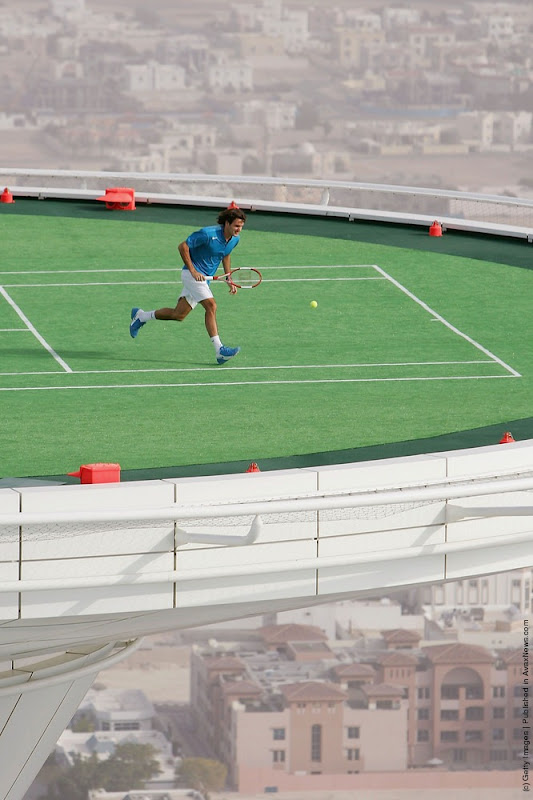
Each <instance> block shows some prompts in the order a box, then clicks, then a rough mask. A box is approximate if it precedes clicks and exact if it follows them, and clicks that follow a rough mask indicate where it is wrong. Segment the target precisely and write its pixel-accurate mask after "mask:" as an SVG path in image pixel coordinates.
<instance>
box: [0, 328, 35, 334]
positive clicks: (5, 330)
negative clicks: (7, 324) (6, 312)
mask: <svg viewBox="0 0 533 800" xmlns="http://www.w3.org/2000/svg"><path fill="white" fill-rule="evenodd" d="M0 333H29V329H28V328H0Z"/></svg>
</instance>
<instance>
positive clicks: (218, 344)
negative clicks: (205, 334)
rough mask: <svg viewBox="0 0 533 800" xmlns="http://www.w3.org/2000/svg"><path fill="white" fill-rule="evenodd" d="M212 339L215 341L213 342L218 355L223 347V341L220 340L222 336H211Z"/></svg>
mask: <svg viewBox="0 0 533 800" xmlns="http://www.w3.org/2000/svg"><path fill="white" fill-rule="evenodd" d="M211 341H212V342H213V344H214V346H215V353H216V354H217V356H218V354H219V353H220V348H221V347H222V342H221V341H220V336H211Z"/></svg>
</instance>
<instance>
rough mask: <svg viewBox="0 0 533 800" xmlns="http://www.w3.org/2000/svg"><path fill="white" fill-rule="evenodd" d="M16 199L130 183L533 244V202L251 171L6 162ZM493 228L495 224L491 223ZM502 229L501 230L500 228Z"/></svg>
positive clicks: (148, 193)
mask: <svg viewBox="0 0 533 800" xmlns="http://www.w3.org/2000/svg"><path fill="white" fill-rule="evenodd" d="M0 184H2V185H5V186H8V187H9V188H10V189H11V191H12V192H13V194H14V195H15V196H17V195H18V196H24V195H26V196H35V197H40V198H46V197H50V198H53V197H65V198H68V197H77V198H86V199H90V200H95V199H96V198H97V197H99V196H101V195H102V194H103V193H104V191H105V189H106V188H107V187H110V186H113V185H114V186H116V185H122V186H124V185H128V186H132V187H133V188H134V189H135V192H136V200H137V202H140V203H143V202H148V203H157V202H158V203H166V204H180V205H193V206H194V205H198V206H211V207H217V208H218V207H220V206H222V207H224V205H227V204H228V203H229V202H230V201H231V200H234V201H235V202H237V204H238V205H240V206H241V207H242V208H243V209H245V210H248V209H252V210H257V211H283V212H286V213H291V212H293V213H307V214H314V215H323V216H336V217H345V218H347V219H349V220H356V219H368V220H379V221H388V222H398V223H405V224H413V225H427V224H428V223H430V222H431V221H432V220H433V219H434V218H438V219H439V221H440V222H441V224H443V226H444V229H446V228H449V229H452V228H456V229H462V230H463V229H464V230H472V231H478V232H483V231H484V232H487V233H489V232H490V233H501V234H503V235H509V236H517V237H521V238H526V239H528V241H533V200H528V199H520V198H517V197H508V196H505V195H483V194H476V193H472V192H459V191H457V192H456V191H451V190H445V189H432V188H423V187H414V186H394V185H386V184H372V183H357V182H349V181H334V180H311V179H308V180H307V179H300V178H271V177H266V176H248V175H239V176H231V175H204V174H187V173H185V174H172V173H170V174H167V173H164V174H163V173H143V172H133V173H130V172H92V171H85V170H43V169H16V168H10V167H0ZM491 226H492V227H491ZM494 226H496V228H494Z"/></svg>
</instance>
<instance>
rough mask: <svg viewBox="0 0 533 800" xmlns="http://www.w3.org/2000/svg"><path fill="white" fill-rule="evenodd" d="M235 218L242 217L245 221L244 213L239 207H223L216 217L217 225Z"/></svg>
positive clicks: (230, 221)
mask: <svg viewBox="0 0 533 800" xmlns="http://www.w3.org/2000/svg"><path fill="white" fill-rule="evenodd" d="M236 219H242V221H243V222H246V214H245V213H244V211H243V210H242V209H241V208H225V209H224V211H221V212H220V214H219V215H218V217H217V222H218V224H219V225H224V224H225V223H226V222H229V223H230V225H231V223H232V222H233V221H234V220H236Z"/></svg>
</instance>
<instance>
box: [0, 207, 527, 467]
mask: <svg viewBox="0 0 533 800" xmlns="http://www.w3.org/2000/svg"><path fill="white" fill-rule="evenodd" d="M215 216H216V211H210V210H206V209H186V208H165V207H159V208H158V207H150V206H147V207H144V208H143V207H140V208H138V210H137V211H136V212H135V213H127V212H106V211H105V210H104V209H103V208H102V207H101V206H100V205H98V204H96V203H89V202H87V203H81V202H79V203H73V202H65V201H50V200H47V201H37V200H34V201H32V200H25V201H19V202H17V203H16V204H15V205H13V206H9V207H5V209H2V210H1V213H0V225H1V229H2V248H3V251H2V259H1V261H0V287H1V288H0V353H1V369H0V402H1V404H2V420H3V432H2V455H1V461H0V463H1V466H0V477H3V476H30V475H31V476H42V475H64V474H65V473H66V472H68V471H72V470H75V469H77V468H78V467H79V465H80V464H82V463H90V462H94V461H112V462H118V463H120V465H121V467H122V469H123V470H125V471H127V472H130V473H131V475H132V476H135V477H139V476H140V475H141V473H142V474H144V472H143V471H145V470H155V471H157V470H165V469H170V468H174V473H173V474H176V475H177V474H199V473H200V474H201V473H203V474H208V473H209V472H210V471H217V470H218V469H221V468H222V465H223V468H224V469H225V470H227V471H239V470H240V471H243V470H244V469H246V466H247V465H248V463H249V462H250V461H257V462H258V463H259V465H260V467H261V468H262V469H268V468H273V467H278V466H279V467H281V466H291V465H303V464H305V463H309V464H311V463H319V462H322V463H323V462H324V461H327V460H332V461H342V460H357V458H358V457H359V456H360V457H365V458H368V457H378V456H381V455H383V454H387V455H388V454H392V453H401V452H422V451H424V450H426V449H439V448H440V449H445V448H446V447H447V446H448V444H449V443H450V442H452V441H455V440H456V439H457V437H459V438H460V439H461V441H462V442H463V443H462V444H460V445H459V446H468V445H469V444H476V443H479V444H481V443H483V444H484V443H491V442H492V443H494V442H497V441H498V440H499V439H498V438H494V437H496V436H497V435H498V433H499V432H500V431H501V434H503V432H504V431H505V430H506V429H507V428H509V426H510V425H511V423H513V424H514V429H513V428H512V430H513V432H514V434H515V436H516V438H518V437H519V436H523V437H525V436H531V435H533V426H532V425H531V416H532V414H533V411H532V408H533V401H532V375H533V363H532V362H533V355H532V353H531V346H530V343H531V332H532V331H531V311H530V304H531V295H532V292H531V290H532V285H531V283H532V278H533V274H532V272H531V270H530V269H528V268H527V267H528V266H529V260H530V254H531V245H528V244H527V243H525V242H522V241H520V242H509V241H505V240H503V241H499V240H496V239H494V238H491V237H485V238H483V237H475V236H467V235H464V234H454V235H452V234H447V235H446V236H445V237H442V239H440V240H435V239H433V238H432V237H428V236H427V232H426V231H422V230H414V229H409V228H401V227H399V226H384V225H378V224H375V225H372V224H354V223H349V222H347V221H344V220H327V219H324V220H322V219H305V218H300V217H295V218H294V219H288V218H287V217H286V216H284V217H282V216H281V215H269V214H250V215H249V219H248V222H247V224H246V227H245V230H244V233H243V235H242V241H241V244H240V245H239V248H238V249H237V251H236V252H235V254H234V257H233V266H238V265H246V266H254V267H257V268H259V269H260V270H261V272H262V275H263V282H262V283H261V285H260V286H259V287H257V288H255V289H252V290H249V291H245V290H241V291H239V292H238V294H237V295H236V296H232V295H230V294H229V292H228V290H227V287H226V286H225V285H224V284H217V283H214V284H213V293H214V294H215V297H216V298H217V303H218V319H219V327H220V332H221V336H222V339H223V341H224V342H225V343H227V344H229V345H236V344H238V345H240V346H241V347H242V352H241V353H240V354H239V356H238V357H237V358H236V359H235V360H234V361H232V362H230V363H228V364H225V365H223V366H217V365H216V363H215V362H214V353H213V348H212V345H211V343H210V341H209V338H208V336H207V334H206V332H205V328H204V321H203V310H202V309H201V308H198V309H196V310H195V311H194V312H193V313H192V314H191V315H190V316H189V317H188V318H187V320H186V321H184V322H182V323H173V322H151V323H148V324H147V325H146V326H145V327H144V328H143V329H142V330H141V332H140V333H139V336H138V337H137V339H135V340H132V339H131V338H130V336H129V331H128V325H129V315H130V310H131V307H132V306H141V307H142V308H144V309H152V308H158V307H161V306H167V305H171V306H172V305H174V304H175V301H176V298H177V295H178V294H179V291H180V287H181V283H180V267H181V263H180V261H179V255H178V253H177V244H178V243H179V242H180V241H182V240H183V239H184V238H186V236H187V235H188V233H190V232H191V231H192V230H194V229H196V228H199V227H201V226H203V225H207V224H212V223H213V222H214V218H215ZM463 253H464V254H463ZM524 267H525V268H524ZM312 300H316V301H317V303H318V306H317V308H311V306H310V302H311V301H312ZM473 431H475V432H476V433H477V437H476V436H473V433H472V432H473ZM501 434H500V435H501ZM450 437H451V438H450ZM487 438H488V441H487ZM424 440H426V441H425V442H424ZM428 440H430V441H428ZM391 448H392V450H391ZM332 451H333V452H332ZM228 462H229V463H228ZM180 470H181V472H180ZM146 476H147V477H148V473H147V474H146Z"/></svg>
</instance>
